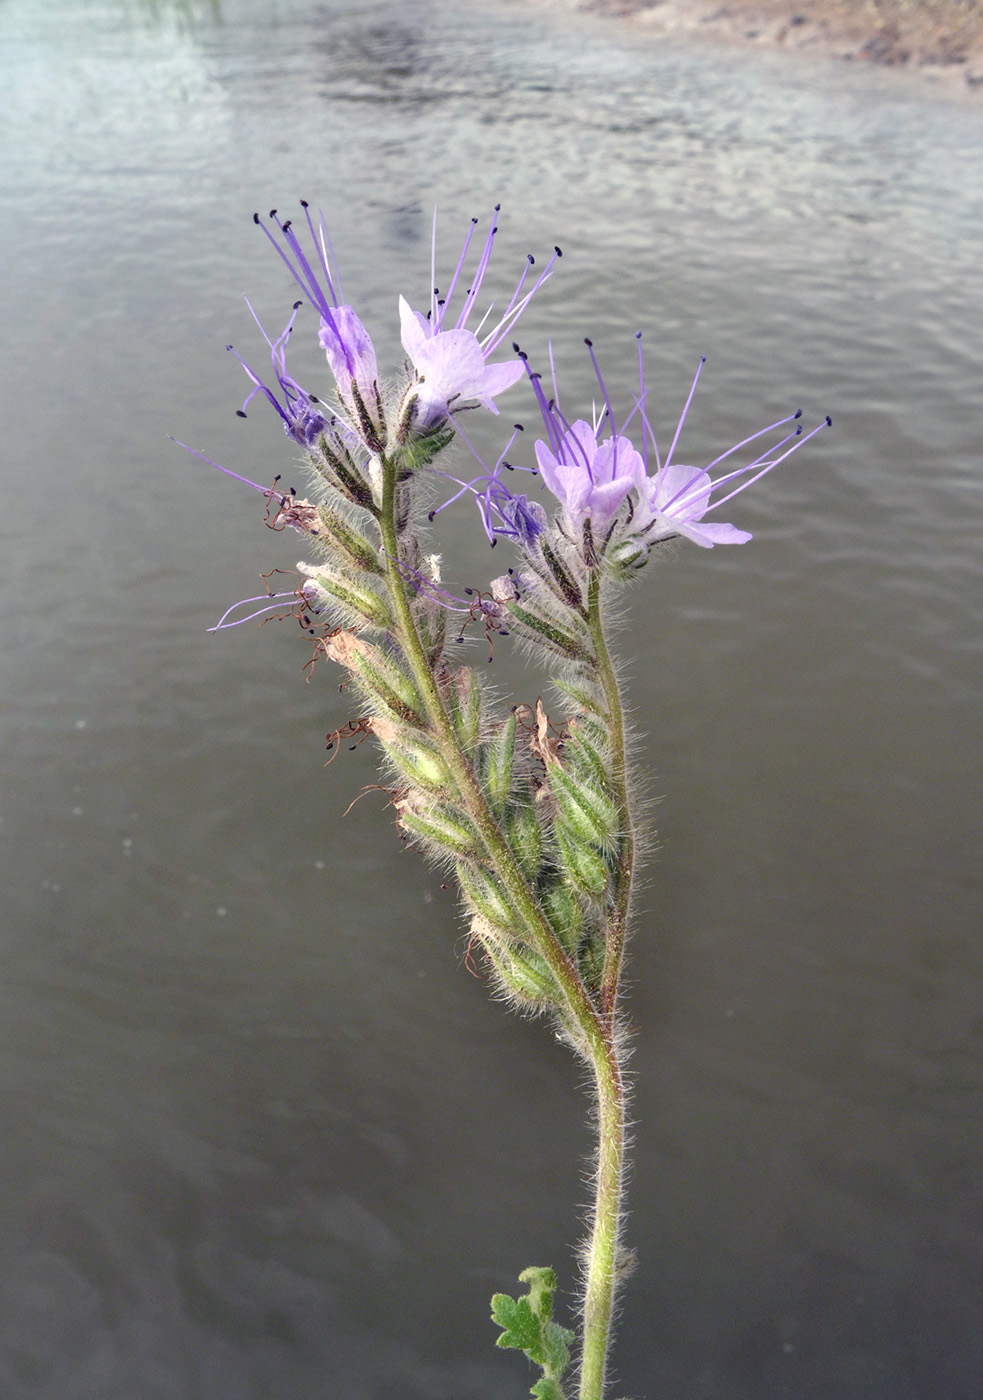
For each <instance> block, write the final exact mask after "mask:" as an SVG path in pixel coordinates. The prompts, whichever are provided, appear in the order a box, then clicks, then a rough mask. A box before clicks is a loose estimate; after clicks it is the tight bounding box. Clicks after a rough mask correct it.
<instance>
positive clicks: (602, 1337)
mask: <svg viewBox="0 0 983 1400" xmlns="http://www.w3.org/2000/svg"><path fill="white" fill-rule="evenodd" d="M607 1050H608V1053H607V1055H606V1056H605V1057H604V1058H603V1059H601V1058H596V1059H595V1061H594V1074H595V1082H596V1087H597V1130H598V1147H597V1184H596V1188H595V1195H594V1215H593V1219H592V1221H591V1233H590V1239H589V1242H588V1247H587V1270H586V1273H587V1277H586V1286H585V1290H584V1331H583V1350H582V1354H581V1363H580V1400H602V1397H603V1395H604V1376H605V1371H606V1369H607V1356H608V1348H609V1346H610V1341H611V1328H612V1324H613V1322H614V1295H615V1287H616V1283H617V1268H618V1235H619V1231H620V1224H621V1198H622V1193H623V1189H624V1170H625V1096H624V1086H623V1082H622V1078H621V1068H620V1065H619V1064H618V1054H617V1049H616V1047H615V1045H614V1044H613V1042H612V1041H610V1040H609V1041H608V1045H607Z"/></svg>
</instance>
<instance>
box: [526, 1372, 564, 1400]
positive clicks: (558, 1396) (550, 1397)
mask: <svg viewBox="0 0 983 1400" xmlns="http://www.w3.org/2000/svg"><path fill="white" fill-rule="evenodd" d="M529 1394H530V1395H535V1396H536V1400H563V1391H562V1390H561V1389H560V1387H559V1386H558V1385H557V1383H556V1381H554V1380H552V1379H551V1378H550V1377H549V1376H544V1377H543V1379H542V1380H541V1381H537V1382H536V1384H535V1385H534V1386H533V1388H532V1390H531V1391H530V1392H529Z"/></svg>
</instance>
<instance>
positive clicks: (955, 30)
mask: <svg viewBox="0 0 983 1400" xmlns="http://www.w3.org/2000/svg"><path fill="white" fill-rule="evenodd" d="M578 7H579V8H580V9H583V10H589V11H595V12H599V13H606V14H611V15H617V16H621V17H623V18H625V19H628V20H630V21H631V22H632V23H636V24H639V25H644V26H646V27H647V28H650V29H654V30H657V31H660V32H663V33H688V34H702V35H705V36H707V37H708V38H713V39H716V40H718V41H725V42H728V43H737V44H753V45H763V46H767V47H769V48H776V47H778V48H786V49H790V50H812V51H813V52H814V53H817V54H823V55H825V56H832V57H836V58H840V59H843V60H844V61H847V62H851V63H858V64H864V63H870V64H877V65H881V66H888V67H896V68H903V69H907V70H918V71H920V72H922V73H924V75H925V76H926V77H930V78H932V79H933V80H935V81H936V82H937V83H945V84H947V85H954V86H958V88H959V89H961V90H962V91H964V92H971V93H978V94H979V95H980V96H983V0H578Z"/></svg>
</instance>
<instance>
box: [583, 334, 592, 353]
mask: <svg viewBox="0 0 983 1400" xmlns="http://www.w3.org/2000/svg"><path fill="white" fill-rule="evenodd" d="M584 344H585V345H586V346H587V349H588V350H592V349H593V348H594V342H593V341H592V340H591V339H590V337H589V336H586V335H585V336H584Z"/></svg>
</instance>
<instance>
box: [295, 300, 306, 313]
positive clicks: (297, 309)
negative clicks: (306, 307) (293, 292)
mask: <svg viewBox="0 0 983 1400" xmlns="http://www.w3.org/2000/svg"><path fill="white" fill-rule="evenodd" d="M303 304H304V303H303V302H302V301H295V302H294V310H295V311H299V310H300V308H301V307H302V306H303Z"/></svg>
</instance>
